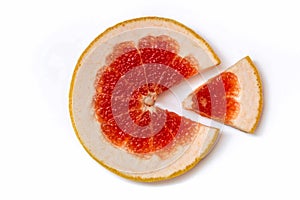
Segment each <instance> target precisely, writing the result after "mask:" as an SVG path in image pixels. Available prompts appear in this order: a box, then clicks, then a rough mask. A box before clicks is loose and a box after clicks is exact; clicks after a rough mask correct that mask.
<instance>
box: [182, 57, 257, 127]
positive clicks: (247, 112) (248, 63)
mask: <svg viewBox="0 0 300 200" xmlns="http://www.w3.org/2000/svg"><path fill="white" fill-rule="evenodd" d="M225 72H232V73H234V74H235V75H236V76H237V77H238V80H239V86H240V94H239V96H238V97H237V98H236V100H237V101H238V102H239V104H240V110H239V113H238V115H237V117H236V118H235V119H233V120H231V121H230V123H225V124H227V125H230V126H232V127H234V128H237V129H239V130H241V131H244V132H247V133H254V131H255V129H256V127H257V125H258V122H259V120H260V116H261V113H262V107H263V95H262V83H261V78H260V75H259V73H258V70H257V68H256V66H255V65H254V63H253V61H252V60H251V58H250V57H249V56H246V57H245V58H243V59H241V60H239V61H238V62H237V63H236V64H234V65H233V66H231V67H230V68H229V69H227V70H226V71H225ZM200 87H201V86H200ZM193 95H194V93H191V94H190V95H189V96H188V97H187V98H186V99H185V100H184V101H183V107H184V108H185V109H187V110H193V103H194V102H193V101H192V98H193ZM194 111H195V110H194ZM195 112H198V111H195ZM221 122H223V121H221Z"/></svg>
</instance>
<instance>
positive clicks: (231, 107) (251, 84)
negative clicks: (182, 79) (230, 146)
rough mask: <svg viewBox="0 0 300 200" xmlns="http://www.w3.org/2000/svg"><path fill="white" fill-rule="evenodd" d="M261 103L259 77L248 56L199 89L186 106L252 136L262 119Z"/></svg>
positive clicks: (184, 104) (185, 102) (190, 97)
mask: <svg viewBox="0 0 300 200" xmlns="http://www.w3.org/2000/svg"><path fill="white" fill-rule="evenodd" d="M262 104H263V96H262V85H261V80H260V76H259V73H258V71H257V69H256V67H255V65H254V63H253V62H252V60H251V59H250V57H248V56H247V57H245V58H243V59H241V60H240V61H238V62H237V63H236V64H235V65H233V66H232V67H230V68H229V69H228V70H226V71H224V72H222V73H221V74H219V75H218V76H216V77H214V78H211V79H209V80H208V81H207V82H206V83H205V84H203V85H202V86H200V87H198V88H197V89H196V90H195V91H194V92H193V93H192V94H190V95H189V96H188V97H187V98H186V99H185V100H184V102H183V107H184V108H185V109H187V110H192V111H194V112H197V113H199V114H200V115H202V116H204V117H208V118H211V119H214V120H217V121H219V122H221V123H225V124H226V125H230V126H233V127H235V128H237V129H240V130H242V131H244V132H249V133H253V132H254V131H255V129H256V127H257V124H258V122H259V119H260V115H261V111H262Z"/></svg>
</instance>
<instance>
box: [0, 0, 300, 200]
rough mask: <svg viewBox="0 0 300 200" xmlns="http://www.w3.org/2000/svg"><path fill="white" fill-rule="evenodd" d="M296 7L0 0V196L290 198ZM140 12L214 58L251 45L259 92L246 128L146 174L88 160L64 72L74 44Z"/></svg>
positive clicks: (298, 76)
mask: <svg viewBox="0 0 300 200" xmlns="http://www.w3.org/2000/svg"><path fill="white" fill-rule="evenodd" d="M8 2H9V3H8ZM171 2H172V3H171ZM299 13H300V12H299V6H298V4H297V1H289V0H285V1H255V0H251V1H233V0H226V1H213V0H205V1H194V2H193V1H188V0H181V1H176V0H173V1H170V2H167V1H162V0H151V1H131V0H126V1H118V2H117V1H114V0H107V1H80V2H79V1H74V0H73V1H59V0H53V1H33V0H27V1H5V2H1V7H0V22H1V23H0V36H1V37H0V56H1V57H0V58H1V60H0V66H1V72H0V92H1V98H0V102H1V104H0V123H1V125H0V134H1V137H0V199H3V200H4V199H5V200H6V199H74V198H76V199H79V198H84V199H104V198H108V197H115V198H122V199H157V198H160V197H161V198H164V199H166V198H168V199H173V198H175V197H178V199H182V198H187V196H188V195H192V196H190V197H194V198H199V199H203V200H208V199H232V200H234V199H251V200H253V199H272V198H277V199H283V198H284V199H299V198H300V192H299V185H300V172H299V169H300V162H299V153H300V144H299V142H300V131H299V125H300V122H299V120H300V117H299V113H300V106H299V103H300V92H299V87H300V66H299V61H298V59H299V57H300V37H299V36H300V29H299V21H298V20H299V18H300V14H299ZM148 15H154V16H162V17H169V18H173V19H176V20H178V21H180V22H182V23H184V24H186V25H187V26H189V27H191V28H192V29H194V30H195V31H197V32H198V33H199V34H200V35H202V36H203V37H204V38H205V39H206V40H207V41H208V42H209V43H210V44H211V45H212V47H213V48H214V49H215V51H216V52H217V53H218V55H219V56H220V58H221V60H222V61H223V65H226V66H227V65H231V64H233V63H235V62H236V61H237V60H239V59H240V58H242V57H244V56H245V55H250V56H251V57H252V59H253V60H254V61H255V63H256V64H257V67H258V69H259V71H260V73H261V75H262V80H263V86H264V97H265V107H264V110H263V116H262V119H261V123H260V126H259V128H258V129H257V132H256V134H255V135H248V134H244V133H241V132H238V131H235V130H233V129H230V128H225V130H224V133H223V136H222V137H221V140H220V141H219V143H218V145H217V147H216V148H215V149H214V151H213V152H212V153H211V154H210V155H209V156H208V157H207V158H206V159H205V160H204V161H202V162H201V163H200V164H199V165H197V166H196V167H195V168H194V169H193V170H191V171H190V172H188V173H187V174H185V175H183V176H181V177H179V178H175V179H173V180H170V181H165V182H160V183H152V184H145V183H136V182H132V181H129V180H125V179H123V178H120V177H118V176H116V175H114V174H112V173H111V172H109V171H107V170H106V169H104V168H103V167H101V166H100V165H99V164H98V163H96V162H95V161H94V160H93V159H92V158H90V156H89V155H88V154H87V153H86V152H85V151H84V149H83V148H82V146H81V145H80V143H79V142H78V140H77V138H76V136H75V134H74V132H73V129H72V126H71V123H70V119H69V115H68V90H69V83H70V80H71V75H72V72H73V68H74V66H75V64H76V62H77V59H78V57H79V56H80V54H81V53H82V51H83V50H84V49H85V47H86V46H87V45H88V44H89V43H90V42H91V41H92V40H93V39H94V38H95V37H96V36H97V35H98V34H100V33H101V32H102V31H104V30H105V29H106V28H108V27H109V26H112V25H114V24H115V23H118V22H120V21H123V20H126V19H130V18H134V17H140V16H148Z"/></svg>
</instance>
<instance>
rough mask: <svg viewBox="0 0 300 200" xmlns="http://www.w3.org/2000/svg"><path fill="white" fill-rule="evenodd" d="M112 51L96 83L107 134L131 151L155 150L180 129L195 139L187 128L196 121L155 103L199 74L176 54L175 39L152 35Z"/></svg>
mask: <svg viewBox="0 0 300 200" xmlns="http://www.w3.org/2000/svg"><path fill="white" fill-rule="evenodd" d="M113 49H114V52H112V53H111V54H110V55H109V57H108V58H107V59H106V60H107V61H108V62H107V64H109V62H111V64H109V65H108V66H107V67H104V69H103V68H101V69H100V71H99V72H98V73H97V77H96V82H95V88H96V94H95V98H94V109H95V115H96V116H95V117H96V119H97V120H98V121H99V122H100V123H102V124H101V129H102V131H103V134H104V135H105V136H106V138H107V139H108V140H109V141H110V142H111V143H112V144H114V145H116V146H118V147H122V148H124V149H126V150H128V151H129V152H132V153H150V152H155V151H157V150H160V149H162V148H164V147H165V146H167V145H168V144H170V143H171V142H172V141H173V140H174V138H175V137H176V135H177V134H178V133H179V132H183V133H184V134H185V133H186V134H185V135H186V137H191V136H189V132H188V128H189V127H193V126H194V123H196V122H192V121H191V120H188V119H186V118H183V117H180V116H179V115H177V114H175V113H172V112H169V111H166V112H164V111H163V110H161V109H159V108H156V107H154V103H155V100H156V98H157V96H158V95H159V94H161V93H162V92H163V91H165V90H167V89H168V88H170V87H172V86H173V85H175V84H177V83H178V82H180V81H182V80H183V79H184V78H189V77H191V76H193V75H195V74H196V73H197V68H196V67H195V66H193V64H191V63H190V62H189V61H188V60H187V59H185V58H182V57H180V56H179V55H177V54H176V53H178V50H179V47H178V44H177V43H176V42H175V40H173V39H171V38H170V37H168V36H166V35H160V36H157V37H153V36H147V37H144V38H141V39H140V40H139V43H138V48H135V46H133V43H132V42H130V41H126V42H123V43H121V44H117V45H116V46H115V47H114V48H113ZM118 85H119V87H118ZM112 101H113V102H112ZM131 122H133V123H131ZM140 127H145V128H140ZM179 129H181V130H180V131H179ZM184 134H182V135H184ZM190 134H191V135H192V134H193V133H190ZM177 139H179V138H177ZM180 140H181V141H185V140H186V141H187V139H184V138H180Z"/></svg>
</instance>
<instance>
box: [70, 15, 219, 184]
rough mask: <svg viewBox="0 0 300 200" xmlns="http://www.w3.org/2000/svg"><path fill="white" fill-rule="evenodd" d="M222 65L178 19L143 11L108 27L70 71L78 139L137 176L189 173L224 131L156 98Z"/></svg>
mask: <svg viewBox="0 0 300 200" xmlns="http://www.w3.org/2000/svg"><path fill="white" fill-rule="evenodd" d="M219 63H220V60H219V58H218V57H217V56H216V54H215V53H214V52H213V50H212V49H211V47H210V46H209V45H208V44H207V42H205V40H204V39H203V38H202V37H200V36H199V35H197V34H196V33H195V32H194V31H192V30H191V29H189V28H187V27H185V26H184V25H182V24H180V23H178V22H176V21H174V20H170V19H165V18H158V17H144V18H138V19H133V20H129V21H125V22H122V23H119V24H117V25H115V26H113V27H111V28H109V29H107V30H106V31H104V32H103V33H102V34H100V35H99V36H98V37H97V38H96V39H95V40H94V41H93V42H92V43H91V44H90V45H89V46H88V48H87V49H86V50H85V51H84V52H83V54H82V55H81V57H80V59H79V61H78V63H77V65H76V68H75V70H74V73H73V77H72V82H71V87H70V96H69V101H70V102H69V108H70V116H71V120H72V124H73V127H74V130H75V132H76V134H77V136H78V138H79V140H80V142H81V143H82V145H83V146H84V148H85V149H86V151H87V152H88V153H89V154H90V155H91V156H92V157H93V158H94V159H95V160H96V161H98V162H99V163H100V164H102V165H103V166H105V167H106V168H108V169H109V170H111V171H112V172H114V173H116V174H118V175H120V176H123V177H126V178H130V179H133V180H138V181H157V180H164V179H168V178H172V177H175V176H177V175H180V174H182V173H184V172H186V171H187V170H189V169H190V168H191V167H193V166H194V165H195V164H196V163H197V162H199V161H200V160H201V159H202V158H204V157H205V156H206V155H207V153H208V152H209V151H210V150H211V149H212V147H213V146H214V144H215V142H216V140H217V138H218V133H219V131H218V129H215V128H211V127H207V126H204V125H202V124H200V123H198V122H195V121H192V120H189V119H187V118H185V117H183V116H181V115H180V114H177V113H174V112H170V111H168V110H164V109H162V108H159V107H157V106H156V105H155V100H156V98H157V96H159V95H160V94H161V93H163V92H164V91H166V90H168V89H169V88H170V87H172V86H174V85H176V84H178V83H179V82H181V81H183V80H185V79H186V78H189V77H191V76H193V75H195V74H197V73H198V71H199V70H202V69H205V68H209V67H213V66H216V65H218V64H219Z"/></svg>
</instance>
